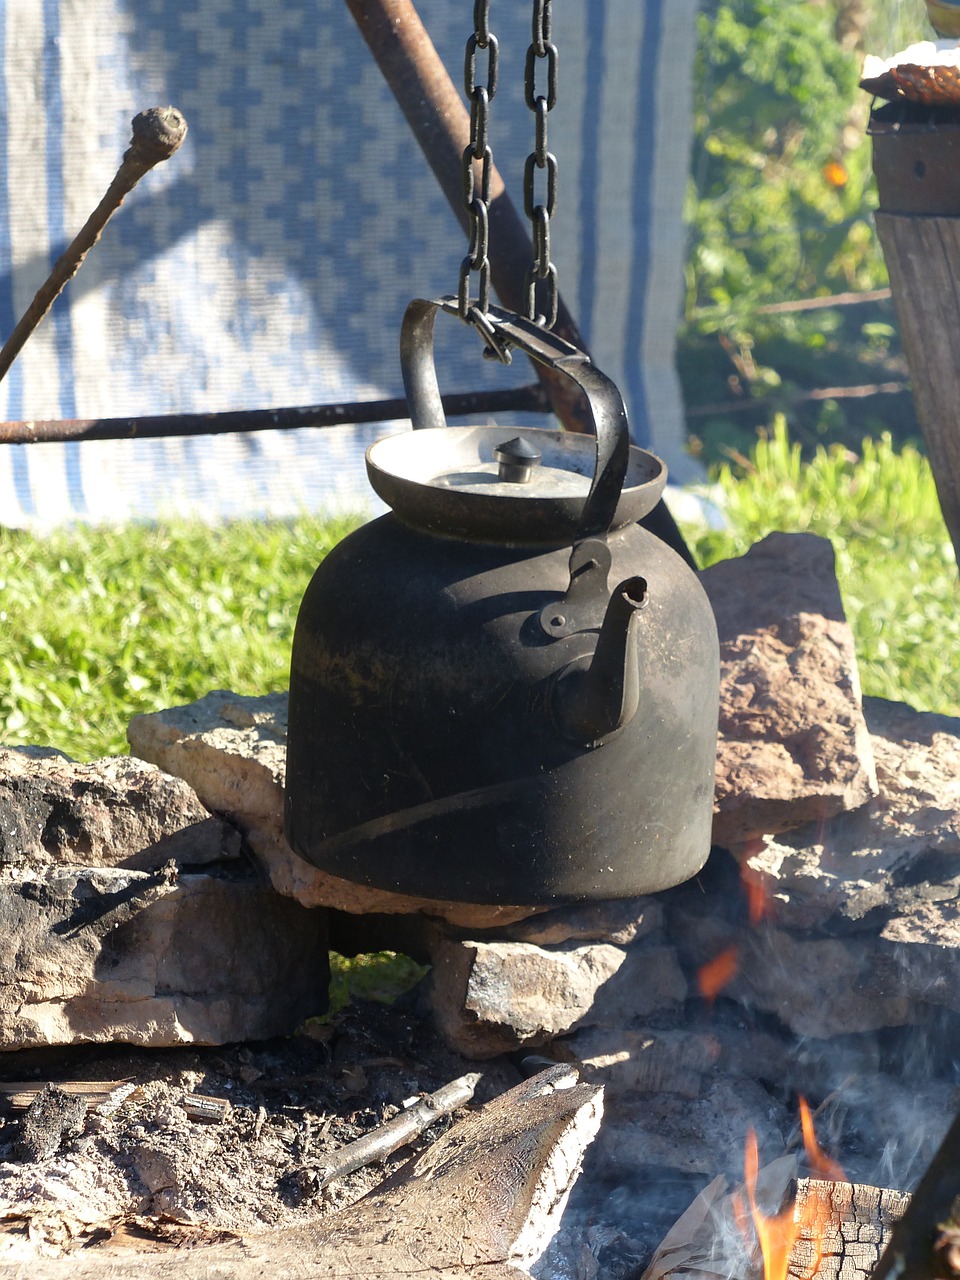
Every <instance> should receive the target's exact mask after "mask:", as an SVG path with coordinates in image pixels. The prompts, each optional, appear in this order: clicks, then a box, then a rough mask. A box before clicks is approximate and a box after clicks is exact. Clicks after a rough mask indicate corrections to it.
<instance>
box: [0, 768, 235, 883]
mask: <svg viewBox="0 0 960 1280" xmlns="http://www.w3.org/2000/svg"><path fill="white" fill-rule="evenodd" d="M239 851H240V836H239V834H238V832H237V831H236V830H235V828H233V827H232V826H230V825H229V824H228V823H225V822H224V821H223V819H222V818H218V817H214V816H213V815H212V814H211V813H210V812H209V811H208V810H207V809H205V808H204V806H203V805H202V804H201V803H200V800H199V799H198V797H197V795H196V793H195V792H194V791H192V790H191V789H190V787H188V786H187V785H186V783H184V782H182V781H181V780H180V779H179V778H173V777H171V776H170V775H169V774H168V773H164V772H163V770H162V769H158V768H156V767H155V766H154V765H149V764H145V763H144V762H143V761H142V760H135V759H130V758H129V757H128V756H117V757H114V758H110V759H106V760H97V761H95V762H94V763H92V764H78V763H77V762H76V761H73V760H70V759H69V758H68V757H67V756H64V755H61V754H60V752H57V751H42V750H38V749H36V748H25V747H14V748H10V749H6V748H0V866H31V867H37V866H39V865H41V864H52V865H62V866H71V865H72V866H76V865H82V866H87V867H129V868H136V869H137V870H140V871H149V870H152V869H154V868H156V867H161V866H163V864H164V863H166V862H169V861H170V860H171V859H173V860H174V861H175V862H178V863H180V864H182V865H191V866H198V865H201V864H203V863H208V862H220V861H222V860H223V859H224V858H235V857H237V856H238V854H239Z"/></svg>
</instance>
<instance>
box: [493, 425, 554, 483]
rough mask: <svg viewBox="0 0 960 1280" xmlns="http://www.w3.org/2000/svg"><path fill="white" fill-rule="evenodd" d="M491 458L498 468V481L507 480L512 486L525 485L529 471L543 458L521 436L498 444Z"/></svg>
mask: <svg viewBox="0 0 960 1280" xmlns="http://www.w3.org/2000/svg"><path fill="white" fill-rule="evenodd" d="M493 456H494V458H495V459H496V460H497V463H498V464H499V467H500V472H499V477H500V479H501V480H509V481H511V482H512V483H513V484H527V483H528V482H529V480H530V473H531V471H532V470H533V468H534V467H535V466H537V464H538V463H539V462H540V461H541V459H542V458H543V454H542V453H541V452H540V450H539V449H536V448H534V446H533V445H532V444H530V443H529V442H528V441H527V440H524V439H523V437H522V436H514V437H513V439H512V440H505V441H504V442H503V444H498V445H497V447H496V448H495V449H494V451H493Z"/></svg>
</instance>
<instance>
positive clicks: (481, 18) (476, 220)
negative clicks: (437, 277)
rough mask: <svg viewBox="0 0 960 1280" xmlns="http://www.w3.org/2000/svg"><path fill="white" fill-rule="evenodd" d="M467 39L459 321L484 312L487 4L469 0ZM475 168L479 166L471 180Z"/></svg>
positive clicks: (492, 82)
mask: <svg viewBox="0 0 960 1280" xmlns="http://www.w3.org/2000/svg"><path fill="white" fill-rule="evenodd" d="M473 26H474V30H473V34H472V35H471V36H470V38H469V39H468V40H467V49H466V56H465V58H464V68H463V80H464V89H465V91H466V95H467V100H468V101H469V103H470V143H469V145H468V146H467V147H466V148H464V152H463V158H462V161H461V164H462V189H463V204H464V208H465V209H466V211H467V218H468V223H469V229H470V247H469V250H468V252H467V256H466V257H465V258H464V260H463V262H462V263H461V264H460V281H459V287H458V289H457V305H458V308H459V312H460V318H461V319H462V320H474V319H475V317H476V314H477V312H479V313H480V315H486V313H487V311H489V309H490V258H489V256H488V249H489V236H490V218H489V208H490V176H491V174H492V172H493V151H492V149H491V147H490V142H489V122H490V116H489V113H490V102H491V100H492V99H493V96H494V94H495V93H496V92H497V76H498V66H499V54H500V46H499V45H498V43H497V37H496V36H495V35H494V34H493V32H492V31H491V30H490V0H474V5H473ZM478 51H482V52H484V53H486V83H481V82H480V81H478V79H477V61H478V58H477V54H478ZM475 163H479V166H480V181H479V183H478V182H477V180H476V173H475V171H474V165H475ZM474 273H476V275H477V292H478V297H477V301H476V302H473V301H472V300H471V298H470V277H471V275H472V274H474Z"/></svg>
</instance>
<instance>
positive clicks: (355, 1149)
mask: <svg viewBox="0 0 960 1280" xmlns="http://www.w3.org/2000/svg"><path fill="white" fill-rule="evenodd" d="M481 1079H482V1076H481V1075H480V1074H479V1073H478V1072H476V1071H471V1072H469V1073H468V1074H467V1075H465V1076H459V1077H458V1078H457V1079H456V1080H451V1082H450V1083H449V1084H445V1085H444V1086H443V1088H442V1089H438V1090H437V1091H436V1093H430V1094H427V1096H426V1097H425V1098H420V1099H419V1101H417V1102H415V1103H414V1104H413V1106H411V1107H408V1108H407V1110H406V1111H403V1112H401V1114H400V1115H398V1116H394V1118H393V1119H392V1120H388V1121H387V1123H386V1124H382V1125H380V1127H379V1128H377V1129H374V1131H373V1132H372V1133H365V1134H364V1135H363V1137H362V1138H357V1140H356V1141H355V1142H348V1143H347V1144H346V1146H344V1147H341V1148H340V1150H339V1151H335V1152H334V1153H333V1155H332V1156H330V1158H329V1159H328V1160H327V1161H326V1162H325V1163H324V1164H323V1165H322V1166H321V1168H320V1169H318V1170H317V1175H318V1179H319V1183H320V1186H321V1187H326V1186H329V1184H330V1183H331V1182H334V1181H335V1180H336V1179H337V1178H345V1177H346V1176H347V1174H348V1173H354V1172H355V1171H356V1170H357V1169H362V1168H363V1167H364V1165H368V1164H374V1163H375V1162H376V1161H378V1160H385V1159H386V1158H387V1156H389V1155H392V1154H393V1152H394V1151H397V1150H398V1149H399V1148H400V1147H403V1146H406V1144H407V1143H408V1142H412V1141H413V1139H414V1138H416V1137H418V1136H419V1135H420V1134H421V1133H425V1132H426V1131H427V1129H429V1128H430V1126H431V1125H432V1124H434V1123H435V1122H436V1121H437V1120H439V1119H440V1118H441V1116H446V1115H449V1114H450V1112H451V1111H456V1110H457V1108H458V1107H462V1106H464V1105H465V1104H466V1103H468V1102H469V1101H470V1099H471V1098H472V1097H473V1092H474V1090H475V1089H476V1087H477V1085H478V1084H479V1082H480V1080H481Z"/></svg>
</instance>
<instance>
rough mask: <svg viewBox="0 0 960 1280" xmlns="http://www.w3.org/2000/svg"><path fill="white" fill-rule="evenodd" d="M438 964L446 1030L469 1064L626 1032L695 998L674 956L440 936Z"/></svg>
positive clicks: (660, 951) (659, 951)
mask: <svg viewBox="0 0 960 1280" xmlns="http://www.w3.org/2000/svg"><path fill="white" fill-rule="evenodd" d="M431 959H432V962H433V968H432V970H431V973H430V979H429V984H430V986H429V990H430V1002H431V1006H432V1009H433V1014H434V1019H435V1021H436V1025H437V1028H438V1030H439V1031H440V1033H441V1034H442V1035H443V1037H444V1039H445V1040H446V1041H447V1043H448V1044H449V1045H450V1046H451V1048H453V1049H455V1050H456V1051H457V1052H458V1053H462V1054H464V1055H465V1056H466V1057H469V1058H492V1057H496V1056H497V1055H498V1054H501V1053H510V1052H512V1051H514V1050H516V1049H519V1048H536V1047H538V1046H540V1045H543V1044H546V1043H547V1042H548V1041H549V1040H551V1039H553V1038H554V1037H556V1036H561V1035H566V1034H567V1033H568V1032H570V1031H572V1030H573V1029H574V1028H576V1027H578V1026H621V1027H622V1026H624V1025H626V1024H627V1023H628V1022H630V1020H631V1019H633V1018H636V1017H644V1016H646V1015H648V1014H649V1013H651V1012H653V1011H654V1010H658V1009H667V1008H675V1007H676V1006H677V1005H679V1004H680V1003H681V1002H682V1001H683V999H684V997H685V996H686V991H687V984H686V980H685V978H684V976H683V974H682V972H681V971H680V967H679V965H678V963H677V959H676V956H675V954H674V951H673V949H672V948H671V947H643V946H634V947H630V948H624V947H617V946H613V945H612V944H610V943H586V944H581V945H579V946H578V945H562V946H555V947H538V946H535V945H534V944H532V943H527V942H481V941H478V940H476V939H473V940H465V941H460V940H458V939H455V938H452V937H449V936H444V935H439V936H438V937H437V938H436V939H435V941H434V944H433V947H432V956H431Z"/></svg>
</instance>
